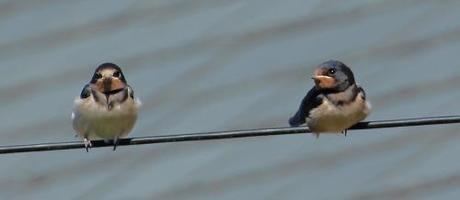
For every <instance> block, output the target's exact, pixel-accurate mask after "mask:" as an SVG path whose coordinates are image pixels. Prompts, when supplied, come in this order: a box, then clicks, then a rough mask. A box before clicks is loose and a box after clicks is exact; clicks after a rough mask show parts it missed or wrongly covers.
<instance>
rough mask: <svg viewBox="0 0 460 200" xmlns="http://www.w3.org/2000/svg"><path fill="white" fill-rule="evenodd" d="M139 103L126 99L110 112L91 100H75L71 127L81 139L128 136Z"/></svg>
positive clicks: (135, 118) (135, 117) (134, 120)
mask: <svg viewBox="0 0 460 200" xmlns="http://www.w3.org/2000/svg"><path fill="white" fill-rule="evenodd" d="M139 105H140V103H139V102H138V101H136V100H132V99H128V100H127V101H125V102H124V103H123V104H120V105H116V106H114V107H113V108H112V109H111V110H107V108H106V107H104V106H102V105H99V104H97V103H95V102H94V100H92V98H88V99H84V100H81V99H77V100H75V107H74V111H73V113H72V119H73V127H74V129H75V130H76V131H77V133H78V135H79V136H80V137H82V138H85V137H86V138H88V139H90V140H93V139H115V138H120V137H124V136H126V135H128V133H129V132H131V130H132V128H133V127H134V124H135V123H136V120H137V113H138V108H139Z"/></svg>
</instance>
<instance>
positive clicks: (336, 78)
mask: <svg viewBox="0 0 460 200" xmlns="http://www.w3.org/2000/svg"><path fill="white" fill-rule="evenodd" d="M312 79H313V80H314V81H315V86H316V88H317V89H319V90H333V91H344V90H346V89H347V88H348V87H349V86H351V85H353V84H355V78H354V76H353V72H352V71H351V69H350V68H348V67H347V66H346V65H345V64H343V63H342V62H340V61H336V60H330V61H326V62H324V63H322V64H320V65H319V66H318V67H317V69H316V70H315V71H314V73H313V76H312Z"/></svg>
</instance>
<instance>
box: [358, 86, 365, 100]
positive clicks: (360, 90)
mask: <svg viewBox="0 0 460 200" xmlns="http://www.w3.org/2000/svg"><path fill="white" fill-rule="evenodd" d="M358 91H359V92H362V93H363V100H366V92H365V91H364V89H363V88H362V87H359V86H358Z"/></svg>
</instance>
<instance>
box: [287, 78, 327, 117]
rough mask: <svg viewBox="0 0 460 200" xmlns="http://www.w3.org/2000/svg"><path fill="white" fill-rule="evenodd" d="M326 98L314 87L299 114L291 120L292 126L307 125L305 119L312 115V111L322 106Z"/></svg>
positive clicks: (301, 106) (303, 101) (301, 105)
mask: <svg viewBox="0 0 460 200" xmlns="http://www.w3.org/2000/svg"><path fill="white" fill-rule="evenodd" d="M323 98H324V96H323V95H321V93H320V92H319V91H318V90H317V89H316V88H315V87H313V88H312V89H311V90H310V91H309V92H308V93H307V95H306V96H305V97H304V98H303V100H302V103H301V104H300V107H299V110H298V111H297V113H296V114H295V115H294V116H293V117H291V118H290V119H289V124H290V125H291V126H300V125H302V124H305V119H306V118H307V117H308V116H309V115H310V111H311V110H312V109H313V108H315V107H317V106H318V105H320V104H321V103H322V101H323Z"/></svg>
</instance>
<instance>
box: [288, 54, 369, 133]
mask: <svg viewBox="0 0 460 200" xmlns="http://www.w3.org/2000/svg"><path fill="white" fill-rule="evenodd" d="M312 79H313V80H314V83H315V86H313V88H311V89H310V91H309V92H308V93H307V95H306V96H305V97H304V99H303V100H302V102H301V104H300V107H299V109H298V111H297V112H296V113H295V115H294V116H293V117H291V118H290V119H289V124H290V125H291V126H292V127H297V126H301V125H307V126H308V128H309V129H310V130H311V131H312V133H314V134H315V135H316V136H317V137H319V134H320V133H324V132H328V133H343V134H345V136H346V133H347V129H348V128H350V127H351V126H353V125H355V124H356V123H358V122H360V121H362V120H364V119H365V118H366V117H367V116H368V115H369V114H370V112H371V104H370V103H369V101H367V100H366V93H365V92H364V89H363V88H362V87H360V86H359V85H358V84H357V83H356V82H355V77H354V75H353V72H352V71H351V69H350V68H349V67H348V66H346V65H345V64H344V63H342V62H340V61H336V60H330V61H326V62H324V63H322V64H320V65H319V66H318V67H317V68H316V70H315V71H314V74H313V76H312Z"/></svg>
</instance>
